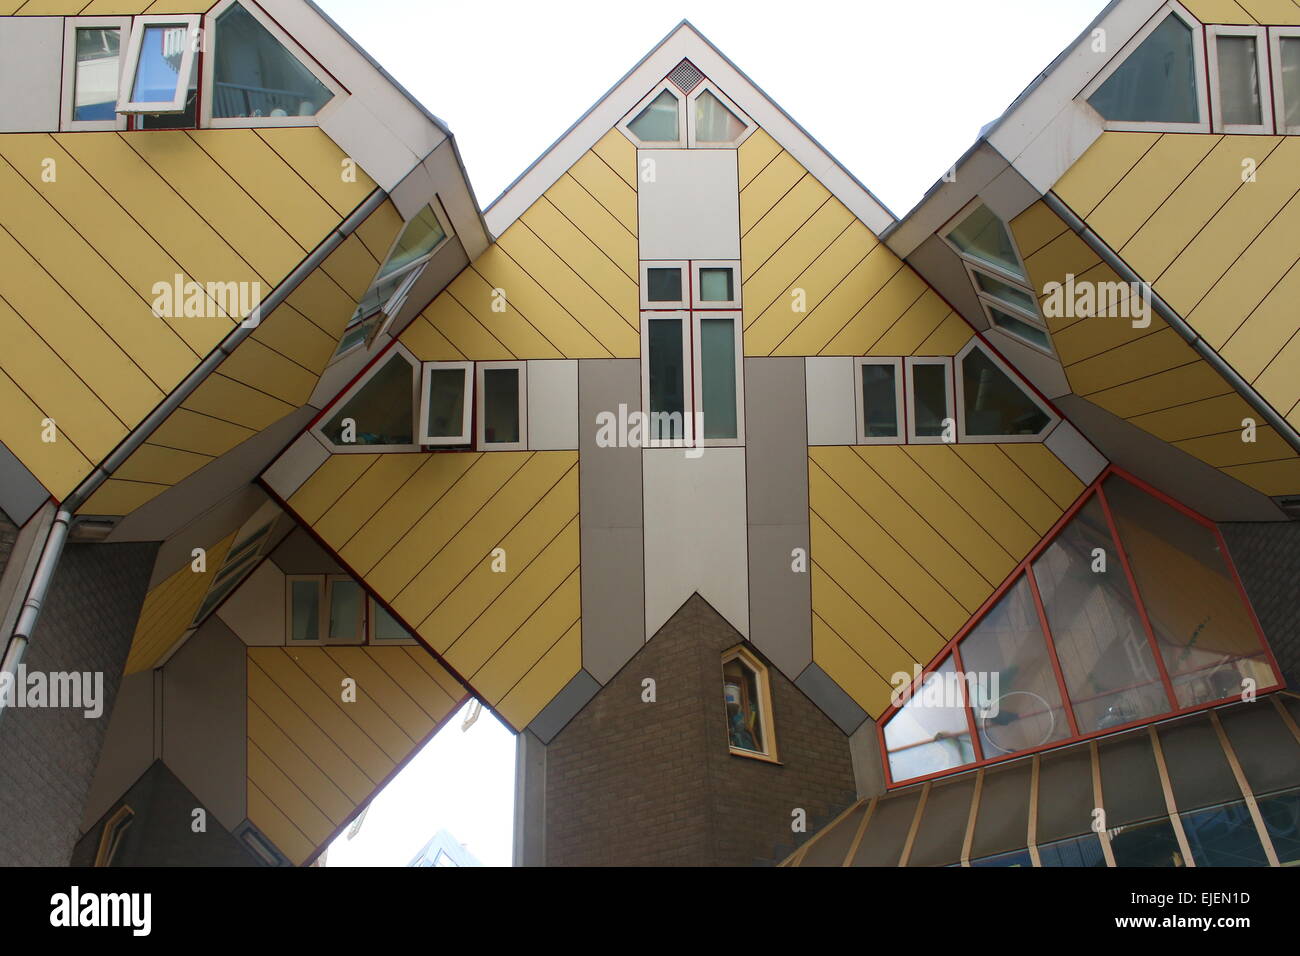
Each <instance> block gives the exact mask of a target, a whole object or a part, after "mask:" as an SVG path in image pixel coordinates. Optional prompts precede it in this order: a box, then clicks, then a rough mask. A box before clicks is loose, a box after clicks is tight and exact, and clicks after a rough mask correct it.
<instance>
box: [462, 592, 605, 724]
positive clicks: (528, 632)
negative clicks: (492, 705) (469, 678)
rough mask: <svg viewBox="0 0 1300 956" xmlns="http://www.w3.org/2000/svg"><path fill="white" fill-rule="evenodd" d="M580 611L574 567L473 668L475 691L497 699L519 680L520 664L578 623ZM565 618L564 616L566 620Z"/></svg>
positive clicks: (528, 665) (529, 661)
mask: <svg viewBox="0 0 1300 956" xmlns="http://www.w3.org/2000/svg"><path fill="white" fill-rule="evenodd" d="M581 615H582V589H581V587H580V578H579V574H578V571H577V569H575V570H573V571H572V572H570V574H569V576H568V577H567V578H565V579H564V581H563V583H562V584H561V585H560V586H559V587H558V588H557V589H556V591H555V593H554V596H553V597H552V598H551V599H550V600H548V601H547V602H546V603H545V604H543V605H542V606H541V607H539V608H538V610H537V611H536V613H534V614H533V615H532V616H531V617H529V618H528V620H526V621H524V623H523V624H522V625H521V626H520V627H519V629H518V630H516V631H515V632H514V633H513V634H511V635H510V636H509V638H507V639H506V641H505V643H503V644H502V645H501V646H500V647H499V648H497V650H496V651H495V653H493V654H492V656H491V657H490V658H489V659H488V660H487V661H486V662H485V663H484V664H483V666H482V667H480V668H479V669H478V670H476V671H475V672H474V676H473V681H474V686H475V688H477V689H478V691H479V693H481V694H483V695H485V696H487V697H491V698H492V699H494V700H500V699H501V698H502V697H504V696H505V695H506V694H507V693H509V691H510V689H511V688H512V687H513V686H514V685H515V684H516V683H518V682H519V672H520V668H521V667H526V668H530V669H531V667H532V666H533V665H534V664H536V663H537V661H539V660H541V658H542V657H543V656H544V655H545V654H546V652H547V651H548V650H550V649H551V648H552V647H554V646H555V645H554V642H555V639H556V638H555V635H556V634H557V633H558V634H567V633H568V631H569V630H570V629H571V628H573V627H576V626H578V619H579V617H581ZM566 619H567V620H566Z"/></svg>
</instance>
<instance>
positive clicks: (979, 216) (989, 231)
mask: <svg viewBox="0 0 1300 956" xmlns="http://www.w3.org/2000/svg"><path fill="white" fill-rule="evenodd" d="M948 239H949V240H950V241H951V242H952V244H953V245H955V246H956V247H957V248H958V249H960V250H961V251H962V252H964V253H965V254H966V255H968V256H970V257H972V258H974V259H981V260H983V261H984V262H987V263H990V264H991V265H995V266H998V267H999V268H1002V269H1005V270H1006V271H1007V272H1009V273H1011V274H1012V275H1015V276H1020V277H1021V278H1022V279H1023V278H1025V272H1024V270H1023V269H1022V268H1021V267H1020V257H1019V256H1017V255H1016V247H1015V244H1014V243H1013V242H1012V241H1011V233H1009V232H1007V227H1006V226H1005V225H1004V224H1003V222H1002V220H1001V219H999V218H998V217H997V216H995V215H993V213H992V212H990V211H989V208H988V207H987V206H980V207H978V208H977V209H976V210H975V211H974V212H972V213H971V214H970V215H969V216H967V217H966V218H965V219H963V220H962V222H961V225H959V226H958V227H957V228H956V229H954V230H953V231H952V232H950V233H948Z"/></svg>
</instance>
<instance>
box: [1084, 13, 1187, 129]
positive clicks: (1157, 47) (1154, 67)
mask: <svg viewBox="0 0 1300 956" xmlns="http://www.w3.org/2000/svg"><path fill="white" fill-rule="evenodd" d="M1197 39H1198V38H1197V30H1196V29H1195V28H1193V27H1192V26H1191V25H1189V24H1187V23H1185V22H1184V21H1183V19H1182V18H1181V17H1180V16H1179V15H1178V14H1176V13H1170V14H1169V15H1168V16H1166V17H1165V18H1164V19H1163V20H1162V21H1160V23H1159V25H1158V26H1156V28H1155V29H1154V30H1152V31H1151V32H1150V33H1149V34H1148V35H1147V36H1146V37H1145V38H1144V39H1143V40H1142V41H1141V42H1140V43H1139V44H1138V46H1137V47H1136V49H1134V50H1133V51H1132V52H1131V53H1129V54H1128V55H1127V56H1126V57H1125V58H1124V60H1123V62H1121V63H1120V64H1119V66H1118V67H1117V68H1116V69H1115V70H1114V72H1112V73H1111V74H1110V76H1109V77H1108V78H1107V79H1106V80H1105V81H1104V82H1103V83H1102V84H1101V85H1100V86H1099V87H1098V88H1097V89H1096V91H1095V92H1093V93H1092V94H1091V95H1090V96H1089V97H1088V103H1089V104H1090V105H1091V106H1092V108H1093V109H1095V110H1096V111H1097V112H1098V113H1100V114H1101V115H1102V116H1103V117H1104V118H1105V119H1107V120H1110V121H1113V122H1123V123H1175V124H1192V123H1199V122H1200V121H1201V108H1200V96H1199V92H1198V87H1197V77H1196V74H1197V69H1196V49H1195V46H1196V42H1197Z"/></svg>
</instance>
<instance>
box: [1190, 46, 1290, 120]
mask: <svg viewBox="0 0 1300 956" xmlns="http://www.w3.org/2000/svg"><path fill="white" fill-rule="evenodd" d="M1221 36H1223V37H1250V38H1252V39H1253V40H1254V41H1255V75H1256V76H1257V77H1258V78H1259V90H1258V93H1259V118H1260V122H1259V123H1257V124H1255V123H1248V124H1242V123H1232V124H1227V125H1225V124H1224V122H1223V92H1222V90H1221V88H1220V85H1219V80H1220V77H1219V44H1218V38H1219V37H1221ZM1205 49H1206V51H1207V53H1208V56H1209V70H1210V77H1211V83H1210V92H1211V95H1210V129H1211V130H1212V131H1213V132H1215V133H1256V134H1268V133H1272V132H1273V116H1272V111H1273V71H1272V70H1271V69H1270V68H1269V59H1268V57H1269V44H1268V31H1267V29H1265V28H1264V27H1260V26H1253V27H1252V26H1244V25H1233V26H1225V25H1222V24H1215V25H1214V26H1207V27H1206V28H1205Z"/></svg>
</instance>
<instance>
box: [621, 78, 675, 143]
mask: <svg viewBox="0 0 1300 956" xmlns="http://www.w3.org/2000/svg"><path fill="white" fill-rule="evenodd" d="M627 128H628V129H629V130H631V131H632V135H634V136H635V137H636V138H637V139H639V140H641V142H643V143H673V142H676V141H677V140H678V139H680V138H681V137H680V135H679V133H678V132H677V97H675V96H673V95H672V94H671V93H669V92H668V91H667V90H664V91H663V92H662V93H660V94H659V95H658V96H656V97H655V98H654V100H653V102H651V104H650V105H649V106H647V107H646V108H645V109H643V110H642V111H641V113H640V115H638V116H637V118H636V119H634V120H632V122H630V123H628V124H627Z"/></svg>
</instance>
